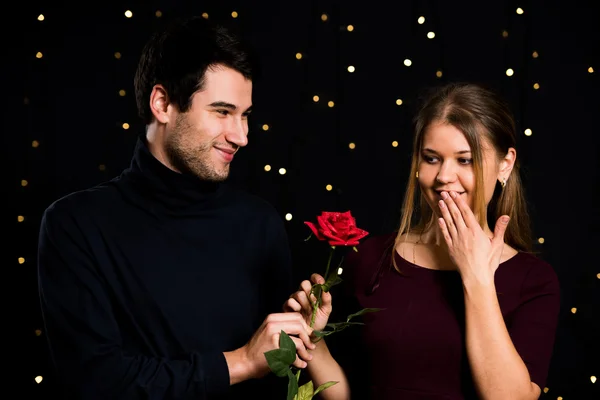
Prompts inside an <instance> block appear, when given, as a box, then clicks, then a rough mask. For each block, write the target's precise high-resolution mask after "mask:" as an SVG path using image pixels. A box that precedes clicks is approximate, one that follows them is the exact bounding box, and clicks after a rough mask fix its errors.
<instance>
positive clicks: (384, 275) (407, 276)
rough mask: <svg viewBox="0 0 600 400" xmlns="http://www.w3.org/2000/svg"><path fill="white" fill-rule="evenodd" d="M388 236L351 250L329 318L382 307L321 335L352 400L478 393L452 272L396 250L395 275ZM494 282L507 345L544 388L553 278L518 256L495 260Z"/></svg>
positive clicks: (454, 399) (554, 315)
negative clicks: (360, 322) (429, 266)
mask: <svg viewBox="0 0 600 400" xmlns="http://www.w3.org/2000/svg"><path fill="white" fill-rule="evenodd" d="M394 238H395V234H390V235H382V236H374V237H371V238H370V239H368V240H365V241H364V242H363V243H361V245H360V246H358V252H353V251H350V252H349V253H348V255H347V256H346V260H345V262H344V271H343V274H342V278H343V280H344V281H343V282H342V284H341V285H340V286H342V287H343V289H341V290H340V289H338V287H339V286H337V287H334V288H333V289H332V290H333V291H332V294H333V296H334V298H333V305H334V315H332V317H331V319H330V322H339V321H340V320H343V319H344V318H345V316H347V315H348V314H349V313H352V312H355V311H358V310H359V309H361V308H365V307H376V308H383V309H384V310H382V311H379V312H376V313H370V314H365V316H364V318H363V322H364V323H365V325H364V326H353V327H349V328H347V329H346V330H344V331H342V332H338V333H335V334H334V335H332V336H330V337H329V338H328V339H327V342H328V345H329V347H330V348H331V351H332V354H333V355H334V357H335V358H336V359H337V360H338V361H339V362H340V364H342V366H343V367H344V369H345V370H346V371H347V373H348V377H349V379H350V384H351V386H352V388H353V398H354V399H360V400H363V399H377V400H386V399H403V400H417V399H419V400H420V399H446V400H459V399H471V398H477V396H476V394H475V389H474V386H473V382H472V379H471V371H470V369H469V363H468V360H467V356H466V349H465V322H464V320H465V318H464V314H465V310H464V299H463V289H462V285H461V280H460V275H459V273H458V272H457V271H444V270H432V269H427V268H423V267H419V266H417V265H415V264H412V263H410V262H408V261H407V260H405V259H403V258H402V257H400V256H399V255H398V254H397V253H395V252H394V253H393V254H395V257H396V260H397V262H398V266H399V268H400V269H401V270H402V271H403V274H404V275H401V274H400V273H398V272H397V271H395V270H393V267H392V266H391V254H392V251H391V249H392V248H393V243H394ZM495 282H496V290H497V292H498V299H499V303H500V308H501V310H502V314H503V316H504V321H505V322H506V325H507V328H508V331H509V333H510V336H511V338H512V341H513V344H514V345H515V347H516V349H517V351H518V353H519V354H520V356H521V357H522V359H523V360H524V362H525V364H526V366H527V368H528V369H529V374H530V376H531V380H532V381H533V382H534V383H536V384H537V385H538V386H540V388H542V389H543V388H544V385H545V381H546V376H547V371H548V367H549V363H550V358H551V355H552V350H553V345H554V337H555V331H556V325H557V320H558V314H559V284H558V280H557V276H556V274H555V272H554V270H553V268H552V267H551V266H550V265H549V264H547V263H546V262H544V261H542V260H541V259H539V258H537V257H534V256H532V255H530V254H527V253H519V254H517V255H516V256H514V257H513V258H511V259H509V260H507V261H506V262H504V263H502V264H500V266H499V267H498V270H497V271H496V275H495ZM373 287H376V290H374V291H373V290H372V289H373ZM344 292H345V293H344ZM336 295H337V296H336ZM347 296H349V297H347ZM336 309H337V310H338V312H337V313H336V312H335V310H336ZM341 313H345V315H342V314H341Z"/></svg>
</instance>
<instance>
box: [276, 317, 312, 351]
mask: <svg viewBox="0 0 600 400" xmlns="http://www.w3.org/2000/svg"><path fill="white" fill-rule="evenodd" d="M282 314H284V315H290V316H293V320H287V321H281V320H270V321H268V322H267V325H266V330H267V332H268V333H270V334H271V335H275V334H279V332H281V331H284V332H285V333H287V334H288V335H296V336H298V337H299V338H300V339H301V340H302V341H303V342H304V345H305V346H306V347H308V348H309V349H314V348H315V345H314V343H312V341H311V340H310V335H311V334H312V332H313V329H312V328H310V327H309V326H308V325H307V324H306V321H305V320H304V316H303V315H302V314H300V313H298V312H290V313H282ZM271 315H277V314H270V315H269V317H270V316H271ZM269 317H267V318H269Z"/></svg>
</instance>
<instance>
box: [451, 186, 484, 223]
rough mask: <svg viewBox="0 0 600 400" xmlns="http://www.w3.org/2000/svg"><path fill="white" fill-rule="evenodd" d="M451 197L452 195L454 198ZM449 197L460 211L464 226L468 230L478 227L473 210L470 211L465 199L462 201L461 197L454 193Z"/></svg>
mask: <svg viewBox="0 0 600 400" xmlns="http://www.w3.org/2000/svg"><path fill="white" fill-rule="evenodd" d="M452 195H454V196H452ZM450 196H451V197H452V199H453V200H454V203H456V206H457V207H458V209H459V210H460V213H461V215H462V217H463V220H464V222H465V224H466V226H467V227H469V228H472V227H475V226H479V221H477V218H475V214H473V210H471V207H469V205H468V204H467V202H466V201H465V199H463V198H462V197H461V196H459V195H457V194H456V192H452V193H451V194H450Z"/></svg>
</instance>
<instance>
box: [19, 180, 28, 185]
mask: <svg viewBox="0 0 600 400" xmlns="http://www.w3.org/2000/svg"><path fill="white" fill-rule="evenodd" d="M28 184H29V182H27V180H25V179H23V180H22V181H21V186H27V185H28Z"/></svg>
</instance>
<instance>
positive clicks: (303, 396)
mask: <svg viewBox="0 0 600 400" xmlns="http://www.w3.org/2000/svg"><path fill="white" fill-rule="evenodd" d="M313 391H314V387H313V383H312V381H308V382H306V383H305V384H304V385H302V386H300V387H299V388H298V397H297V398H296V400H310V399H312V398H313V395H314V393H313Z"/></svg>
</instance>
